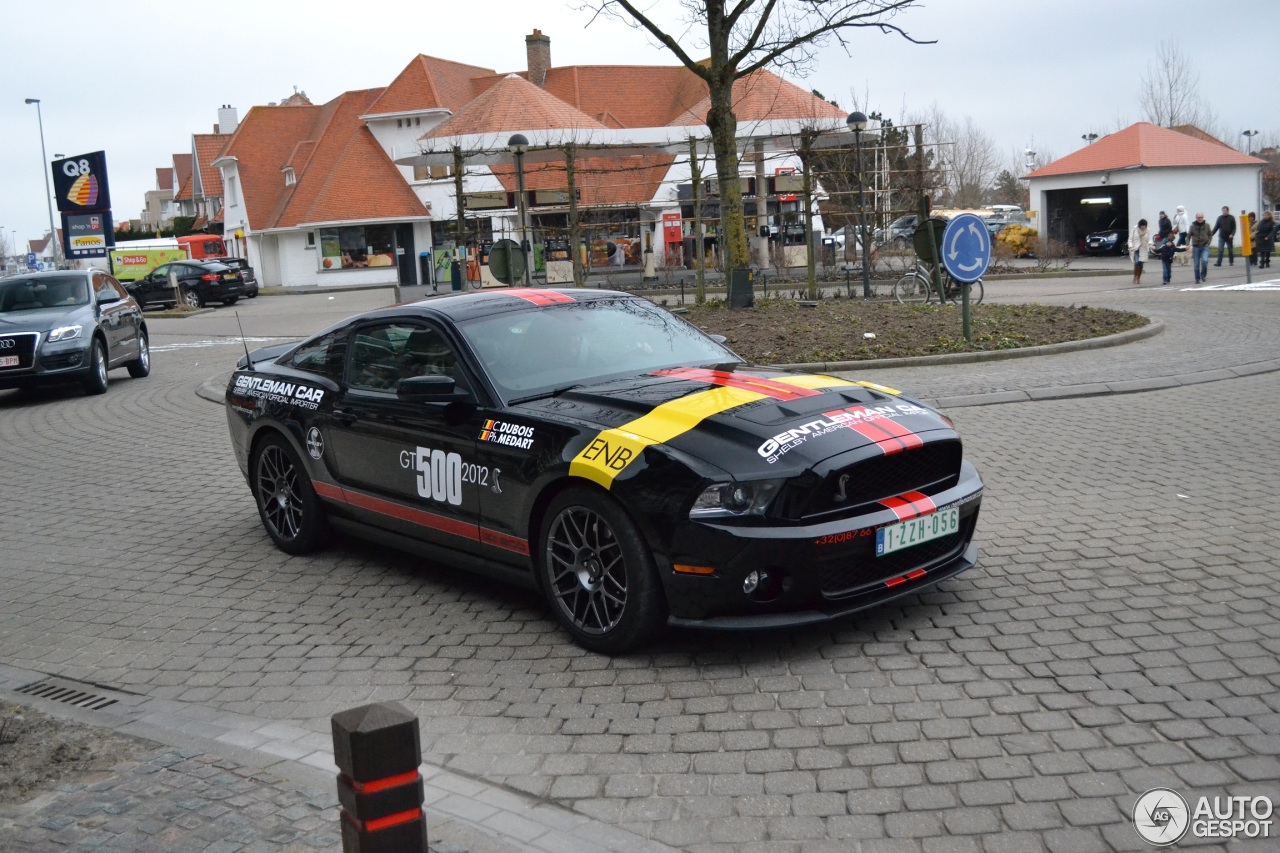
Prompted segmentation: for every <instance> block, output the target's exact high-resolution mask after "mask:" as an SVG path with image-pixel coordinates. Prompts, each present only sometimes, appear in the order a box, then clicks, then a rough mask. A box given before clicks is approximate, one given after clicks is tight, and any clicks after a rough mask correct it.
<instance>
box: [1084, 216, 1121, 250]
mask: <svg viewBox="0 0 1280 853" xmlns="http://www.w3.org/2000/svg"><path fill="white" fill-rule="evenodd" d="M1128 244H1129V235H1128V233H1127V232H1126V230H1125V228H1124V226H1122V225H1120V224H1119V220H1117V219H1113V220H1111V224H1110V225H1108V226H1107V227H1106V228H1103V229H1102V230H1101V231H1094V232H1093V233H1092V234H1090V235H1089V236H1087V237H1085V238H1084V250H1085V252H1086V253H1088V254H1090V255H1123V254H1124V253H1125V252H1126V251H1127V250H1128Z"/></svg>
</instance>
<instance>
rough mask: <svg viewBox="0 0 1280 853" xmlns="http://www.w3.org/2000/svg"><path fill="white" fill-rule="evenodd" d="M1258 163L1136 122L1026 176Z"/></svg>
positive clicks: (1223, 148) (1220, 146)
mask: <svg viewBox="0 0 1280 853" xmlns="http://www.w3.org/2000/svg"><path fill="white" fill-rule="evenodd" d="M1255 165H1256V166H1260V165H1263V161H1262V160H1259V159H1258V158H1257V157H1250V156H1248V155H1247V154H1241V153H1240V152H1239V151H1236V150H1235V149H1234V148H1229V147H1227V146H1226V145H1223V144H1221V143H1218V142H1206V141H1205V140H1203V139H1198V138H1196V137H1193V136H1188V135H1187V134H1185V133H1179V132H1178V131H1176V130H1171V129H1169V128H1167V127H1159V126H1158V125H1154V124H1151V123H1149V122H1145V121H1142V122H1138V123H1137V124H1133V125H1130V126H1129V127H1126V128H1125V129H1124V130H1120V131H1117V132H1115V133H1112V134H1109V135H1107V136H1104V137H1102V138H1101V139H1099V140H1098V141H1097V142H1095V143H1093V144H1092V145H1086V146H1085V147H1084V148H1081V149H1079V150H1078V151H1074V152H1072V153H1070V154H1068V155H1067V156H1066V157H1062V158H1060V159H1057V160H1054V161H1053V162H1052V163H1048V164H1046V165H1044V166H1041V167H1040V168H1039V169H1036V170H1035V171H1034V172H1032V173H1031V174H1029V175H1027V177H1029V178H1047V177H1051V176H1054V175H1078V174H1082V173H1085V172H1106V171H1110V170H1113V169H1127V168H1135V167H1145V168H1160V167H1176V166H1255Z"/></svg>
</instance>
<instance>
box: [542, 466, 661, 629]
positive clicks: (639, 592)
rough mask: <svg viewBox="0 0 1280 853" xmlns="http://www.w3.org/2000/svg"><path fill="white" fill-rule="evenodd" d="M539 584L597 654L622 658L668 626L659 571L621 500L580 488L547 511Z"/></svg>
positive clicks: (563, 622)
mask: <svg viewBox="0 0 1280 853" xmlns="http://www.w3.org/2000/svg"><path fill="white" fill-rule="evenodd" d="M538 542H539V549H538V554H537V565H538V575H539V581H540V583H541V586H542V589H543V592H544V593H545V594H546V596H547V602H548V603H549V604H550V605H551V610H552V612H554V613H555V616H556V619H558V620H559V621H560V624H561V625H562V626H563V627H564V629H565V631H567V632H568V633H569V635H570V636H571V637H573V639H574V641H575V642H576V643H577V644H578V645H580V646H582V647H583V648H586V649H588V650H590V651H593V652H599V653H601V654H621V653H624V652H629V651H632V650H633V649H636V648H639V647H640V646H642V645H644V644H645V643H647V642H649V641H650V640H651V639H653V637H654V636H656V635H657V633H658V631H659V630H661V628H662V627H663V626H664V625H665V624H666V622H667V602H666V596H665V595H664V594H663V590H662V583H661V581H660V580H659V579H658V570H657V567H656V566H655V564H654V562H653V557H652V556H651V555H650V553H649V548H648V546H647V545H646V544H645V542H644V538H643V537H642V536H641V534H640V530H639V529H638V528H637V527H636V525H635V522H633V521H632V520H631V518H630V517H629V516H628V515H627V513H626V511H625V510H624V509H623V508H622V506H621V505H619V504H618V503H617V501H615V500H614V499H613V498H611V497H609V496H608V495H606V494H604V493H603V492H599V491H596V490H593V489H587V488H583V487H579V486H574V487H571V488H568V489H566V490H565V491H563V492H561V493H560V494H559V495H558V496H556V498H555V499H554V500H553V501H552V502H551V505H550V506H549V507H547V513H546V516H545V517H544V520H543V523H542V530H541V535H540V536H539V538H538Z"/></svg>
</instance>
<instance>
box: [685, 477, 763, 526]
mask: <svg viewBox="0 0 1280 853" xmlns="http://www.w3.org/2000/svg"><path fill="white" fill-rule="evenodd" d="M781 485H782V481H781V480H756V481H755V482H750V483H713V484H712V485H710V486H707V488H706V489H704V490H703V491H702V494H700V495H698V499H697V500H696V501H694V502H693V507H692V508H691V509H690V510H689V517H690V518H730V517H735V516H743V515H764V511H765V509H767V508H768V506H769V501H771V500H773V496H774V495H776V494H777V493H778V489H779V487H780V486H781Z"/></svg>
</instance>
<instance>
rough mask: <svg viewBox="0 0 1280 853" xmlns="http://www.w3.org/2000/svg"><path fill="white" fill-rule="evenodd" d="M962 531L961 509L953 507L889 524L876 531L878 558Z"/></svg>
mask: <svg viewBox="0 0 1280 853" xmlns="http://www.w3.org/2000/svg"><path fill="white" fill-rule="evenodd" d="M959 529H960V508H959V507H952V508H951V509H944V510H940V511H938V512H934V513H930V514H929V515H922V516H920V517H918V518H913V519H911V520H910V521H900V522H898V523H897V524H888V525H885V526H884V527H881V528H880V529H879V530H877V531H876V556H877V557H883V556H884V555H885V554H892V553H893V552H894V551H901V550H902V549H903V548H910V547H912V546H913V545H919V544H921V543H923V542H928V541H929V540H931V539H940V538H942V537H943V536H949V535H951V534H952V533H955V532H956V531H958V530H959Z"/></svg>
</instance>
